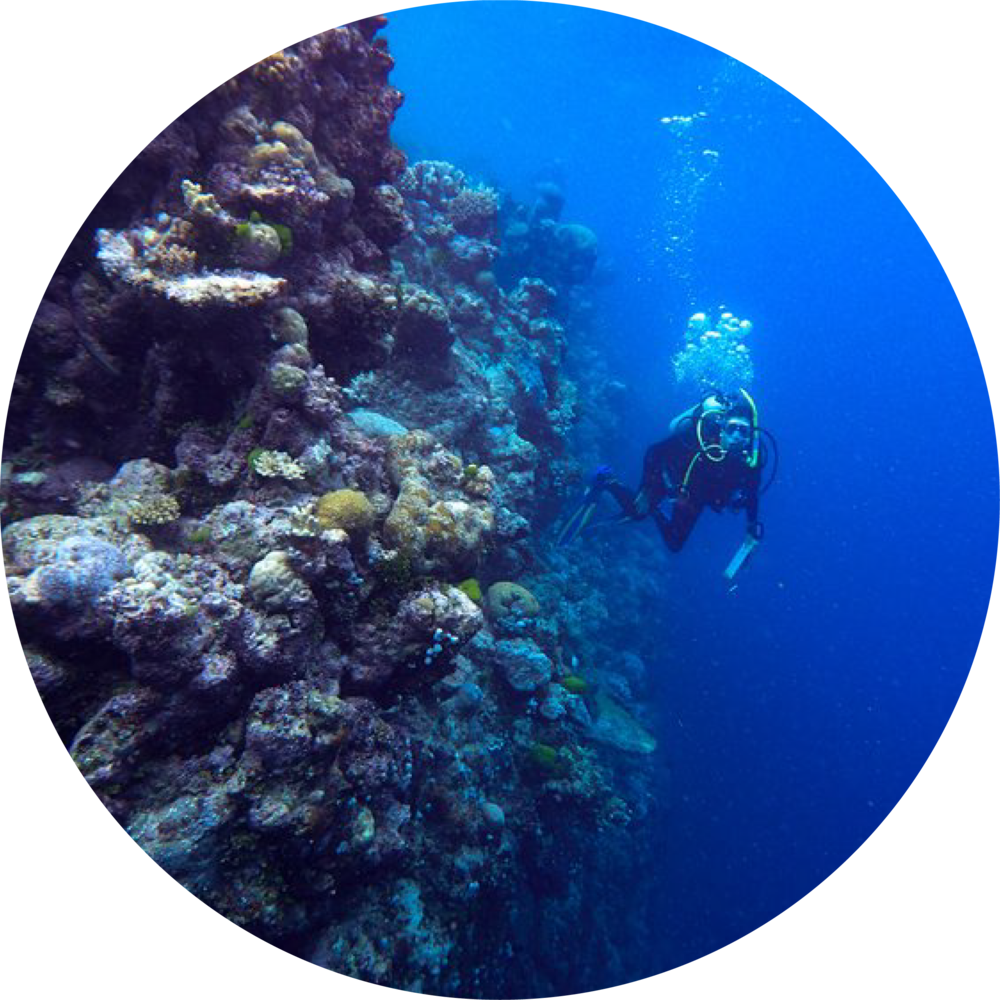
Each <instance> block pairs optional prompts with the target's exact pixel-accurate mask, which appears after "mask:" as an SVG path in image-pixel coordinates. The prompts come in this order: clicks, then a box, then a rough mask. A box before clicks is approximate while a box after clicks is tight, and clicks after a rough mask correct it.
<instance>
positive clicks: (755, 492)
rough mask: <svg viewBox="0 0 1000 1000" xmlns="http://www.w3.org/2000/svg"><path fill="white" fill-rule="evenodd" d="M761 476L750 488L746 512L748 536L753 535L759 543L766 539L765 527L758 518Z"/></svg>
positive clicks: (756, 477)
mask: <svg viewBox="0 0 1000 1000" xmlns="http://www.w3.org/2000/svg"><path fill="white" fill-rule="evenodd" d="M759 491H760V476H755V477H754V481H753V483H752V484H751V486H750V488H749V489H748V490H747V499H746V511H747V534H748V535H751V536H752V537H753V538H755V539H756V540H757V541H758V542H759V541H760V540H761V539H762V538H763V537H764V525H763V524H761V522H760V520H759V519H758V517H757V512H758V508H759V506H760V492H759Z"/></svg>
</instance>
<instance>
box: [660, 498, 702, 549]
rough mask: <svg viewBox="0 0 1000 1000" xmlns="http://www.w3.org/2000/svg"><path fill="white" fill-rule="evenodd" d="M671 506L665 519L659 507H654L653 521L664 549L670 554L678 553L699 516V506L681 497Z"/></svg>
mask: <svg viewBox="0 0 1000 1000" xmlns="http://www.w3.org/2000/svg"><path fill="white" fill-rule="evenodd" d="M672 506H673V510H672V511H671V513H670V517H667V515H666V514H664V513H663V511H662V510H660V509H659V507H654V508H653V521H654V522H655V523H656V527H657V528H658V529H659V532H660V537H661V538H662V539H663V543H664V544H665V545H666V547H667V548H668V549H670V551H671V552H680V550H681V549H682V548H684V543H685V542H686V541H687V540H688V536H689V535H690V534H691V532H692V530H693V529H694V526H695V522H696V521H697V520H698V516H699V515H700V514H701V504H696V503H692V502H691V501H690V500H689V499H687V498H684V497H682V498H681V499H679V500H676V501H674V503H673V505H672Z"/></svg>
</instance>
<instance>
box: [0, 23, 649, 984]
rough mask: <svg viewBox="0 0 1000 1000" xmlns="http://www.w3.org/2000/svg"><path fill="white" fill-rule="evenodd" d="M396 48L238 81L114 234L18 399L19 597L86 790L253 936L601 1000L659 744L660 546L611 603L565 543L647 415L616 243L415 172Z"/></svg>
mask: <svg viewBox="0 0 1000 1000" xmlns="http://www.w3.org/2000/svg"><path fill="white" fill-rule="evenodd" d="M382 24H383V21H382V19H380V18H372V19H369V20H366V21H362V22H359V23H357V24H353V25H347V26H344V27H341V28H336V29H334V30H332V31H329V32H325V33H323V34H322V35H319V36H317V37H315V38H312V39H308V40H306V41H304V42H301V43H299V44H298V45H294V46H291V47H289V48H288V49H286V50H284V51H282V52H279V53H276V54H274V55H272V56H270V57H268V58H267V59H265V60H263V61H262V62H260V63H258V64H257V65H255V66H253V67H251V68H250V69H249V70H247V71H246V72H245V73H242V74H240V75H239V76H237V77H235V78H234V79H232V80H230V81H228V82H227V83H225V84H223V85H222V86H221V87H219V88H218V89H217V90H215V91H214V92H213V93H211V94H209V95H208V96H207V97H205V98H204V99H203V100H202V101H200V102H199V103H198V104H196V105H195V106H194V107H192V108H191V109H190V110H189V111H187V112H185V113H184V114H183V115H182V116H181V117H180V118H179V119H178V120H177V121H176V122H174V123H173V124H172V125H171V126H170V127H169V128H167V129H166V130H165V131H164V132H163V133H162V134H161V135H160V136H158V137H157V138H156V139H155V140H154V141H153V142H152V143H151V144H150V146H149V147H148V148H147V149H146V150H144V151H143V152H142V153H141V154H140V155H139V156H138V157H137V158H136V160H135V161H134V163H133V164H132V165H131V166H130V167H129V168H128V169H127V170H126V171H125V173H124V174H123V175H122V177H121V178H120V179H119V180H118V181H117V182H116V183H115V184H114V185H112V187H111V188H110V189H109V191H108V193H107V195H106V196H105V197H104V198H103V199H102V201H101V203H100V204H99V205H98V206H97V207H96V208H95V209H94V211H93V213H92V214H91V216H90V218H89V219H88V220H87V222H86V223H85V225H84V226H83V227H82V229H81V231H80V235H79V236H78V238H77V239H76V240H75V241H74V243H73V245H72V246H71V247H70V249H69V251H68V252H67V254H66V257H65V259H64V261H63V263H62V265H61V266H60V268H59V269H58V271H57V273H56V275H55V276H54V277H53V280H52V282H51V284H50V287H49V289H48V292H47V294H46V297H45V299H44V301H43V302H42V304H41V305H40V307H39V309H38V313H37V315H36V317H35V322H34V324H33V326H32V329H31V331H30V334H29V336H28V340H27V345H26V348H25V352H24V355H23V358H22V362H21V367H20V369H19V372H18V380H17V384H16V385H15V389H14V394H13V398H12V401H11V411H10V412H11V419H10V422H9V424H8V427H7V435H6V439H5V454H4V456H3V458H4V465H3V473H2V477H0V484H2V501H3V546H4V554H5V561H6V567H7V574H8V577H7V578H8V586H9V589H10V595H11V602H12V606H13V609H14V613H15V616H16V620H17V624H18V628H19V630H20V634H21V636H22V639H23V641H24V643H25V649H26V652H27V658H28V661H29V666H30V669H31V672H32V676H33V677H34V678H35V680H36V683H37V685H38V688H39V691H40V692H41V694H42V696H43V698H44V700H45V703H46V705H47V707H48V709H49V711H50V714H51V715H52V718H53V721H54V723H55V726H56V729H57V731H58V733H59V734H60V737H61V738H62V739H63V740H64V742H65V744H66V746H67V748H68V749H69V752H70V753H71V754H72V757H73V759H74V760H75V761H76V763H77V765H78V766H79V768H80V770H81V772H82V773H83V775H84V777H85V778H86V780H87V781H88V782H89V783H90V785H91V787H92V788H93V790H94V791H95V793H96V794H97V795H98V796H99V797H100V798H101V800H102V801H103V802H104V803H105V805H106V806H107V808H108V809H109V810H110V811H111V812H112V814H113V815H114V816H115V817H116V818H117V819H118V820H119V821H120V822H121V823H122V825H123V826H124V827H125V828H126V829H127V830H128V832H129V834H130V835H131V836H132V837H133V838H134V839H135V840H136V841H137V842H138V843H139V844H140V845H141V846H142V847H143V848H144V849H145V850H146V851H147V852H148V853H149V854H150V855H151V856H152V857H153V858H154V859H155V860H156V861H157V862H158V863H159V864H161V865H162V866H163V867H164V868H165V869H166V870H167V871H168V872H170V873H171V874H172V875H173V876H174V877H175V878H177V879H178V880H179V881H180V882H181V883H182V884H184V885H185V886H186V887H187V888H189V889H190V890H191V891H192V892H193V893H195V894H196V895H197V896H199V897H200V898H201V899H203V900H204V901H206V902H207V903H209V904H210V905H211V906H213V907H214V908H215V909H217V910H218V911H219V912H220V913H222V914H224V915H225V916H226V917H228V918H229V919H231V920H233V921H234V922H236V923H238V924H239V925H240V926H243V927H245V928H247V929H248V930H250V931H252V932H254V933H256V934H258V935H260V936H261V937H263V938H265V939H266V940H268V941H271V942H273V943H275V944H277V945H279V946H281V947H284V948H287V949H288V950H290V951H293V952H294V953H296V954H298V955H302V956H303V957H306V958H309V959H310V960H312V961H314V962H317V963H319V964H322V965H326V966H328V967H330V968H333V969H336V970H338V971H341V972H346V973H348V974H351V975H356V976H358V977H361V978H364V979H367V980H370V981H372V982H377V983H383V984H387V985H391V986H394V987H397V988H404V989H413V990H421V991H426V992H431V993H436V994H444V995H456V996H524V995H551V994H558V993H565V992H575V991H577V990H579V989H595V988H598V987H600V986H605V985H612V982H611V981H610V980H609V978H608V977H609V975H612V974H611V973H609V972H608V971H607V970H608V969H610V968H612V967H613V963H609V961H608V955H607V949H608V948H618V949H621V951H622V953H625V952H629V951H631V950H635V951H637V952H638V951H641V950H642V946H643V940H644V938H643V934H644V933H646V932H645V931H643V930H642V929H641V928H642V921H641V920H638V919H637V920H636V921H635V922H631V921H617V920H616V919H608V913H609V906H610V903H609V901H608V900H607V899H606V898H605V894H606V893H607V886H608V885H610V884H614V883H617V882H620V881H622V878H623V874H624V873H629V874H630V876H633V875H634V874H635V873H636V872H637V871H638V870H640V868H641V865H642V864H643V862H644V860H646V859H644V857H643V855H642V850H641V846H640V845H641V844H642V839H641V831H642V829H643V826H644V824H646V823H648V822H650V818H649V810H650V808H651V793H650V773H651V770H650V768H651V764H650V760H651V754H652V752H653V750H654V748H655V740H654V737H653V735H652V732H651V730H652V729H653V728H654V727H655V720H654V719H651V718H650V717H649V714H648V708H647V706H646V705H645V703H644V702H643V692H644V685H645V676H644V675H645V668H644V657H647V656H649V655H651V652H652V651H650V650H647V649H645V648H644V647H643V645H642V642H643V637H642V636H641V635H638V636H637V634H636V632H637V630H636V628H635V625H634V623H635V622H636V621H641V620H644V618H646V617H648V615H649V612H648V611H647V610H646V609H647V608H648V607H650V606H652V605H653V603H654V602H652V601H651V600H650V593H649V587H648V584H647V583H646V582H644V577H643V575H642V574H641V573H640V574H636V573H635V571H634V566H635V565H636V564H637V561H638V562H639V563H640V564H641V560H642V559H643V558H649V557H650V556H649V550H648V549H644V548H643V544H644V543H643V542H642V541H641V540H639V541H637V542H635V543H628V544H634V545H635V546H636V551H635V553H633V554H634V556H635V558H633V559H632V560H631V561H629V562H627V563H625V562H623V563H621V564H619V563H618V561H616V560H607V561H606V565H605V566H604V568H603V570H602V572H603V583H602V585H601V586H600V587H597V586H595V585H594V583H593V581H594V580H595V579H598V578H599V574H598V573H597V571H596V568H595V567H596V566H597V565H598V560H599V556H597V555H594V554H590V553H584V554H582V555H580V554H577V555H575V556H574V560H575V563H573V564H571V563H569V561H568V557H567V556H566V554H565V553H564V552H562V551H560V550H556V549H552V548H551V547H550V546H549V544H548V541H547V539H548V531H547V529H548V527H549V524H550V522H551V520H552V518H553V516H554V515H555V512H556V511H557V510H558V508H559V506H560V505H561V504H562V503H563V501H564V500H565V499H566V497H567V496H569V495H570V494H571V493H572V492H573V491H574V490H575V489H576V487H577V484H578V483H579V480H580V469H579V466H578V464H577V462H576V460H575V459H574V458H573V457H572V456H573V453H574V452H576V453H579V454H584V455H586V454H587V453H588V451H592V450H594V448H596V446H597V443H598V438H597V431H596V430H595V429H594V425H593V424H588V423H587V418H586V413H588V412H590V413H593V412H594V411H599V410H601V409H602V407H603V408H605V409H607V405H606V404H607V403H608V400H609V399H612V398H617V397H614V390H613V387H612V388H609V382H610V380H609V379H608V378H607V377H606V372H605V370H604V369H603V368H602V366H601V363H600V360H599V359H596V358H595V357H594V356H593V353H592V352H591V353H588V350H587V346H586V345H587V330H586V323H585V320H584V319H583V318H582V315H583V312H582V310H581V311H578V310H577V308H576V305H577V304H578V301H579V300H578V297H577V296H576V294H575V293H574V294H570V293H569V291H568V290H569V289H576V291H577V292H579V290H580V288H581V287H582V286H583V285H584V284H585V283H586V281H587V279H588V276H589V274H590V273H591V271H592V269H593V266H594V261H595V259H596V253H597V243H596V238H595V237H594V235H593V233H592V232H591V231H590V230H589V229H587V228H586V227H584V226H582V225H579V224H575V223H574V224H567V223H561V222H559V221H558V216H559V212H560V210H561V194H560V193H559V192H558V191H557V190H555V189H551V188H547V189H543V190H541V191H540V193H539V198H538V201H537V202H536V204H535V205H534V206H532V207H531V208H525V207H521V208H515V209H513V210H505V209H503V208H502V205H503V203H504V202H503V198H502V196H501V194H500V192H498V191H496V190H494V189H493V188H491V187H489V186H487V185H485V184H483V183H481V182H479V181H477V180H475V179H473V178H471V177H470V176H468V175H466V174H465V173H464V172H463V171H462V170H460V169H459V168H458V167H456V166H453V165H452V164H449V163H445V162H442V161H420V162H417V163H414V164H411V165H409V166H407V165H406V164H405V163H404V158H403V156H402V154H401V153H400V152H399V151H398V150H397V149H395V148H394V147H393V145H392V143H391V141H390V126H391V123H392V119H393V115H394V113H395V111H396V109H397V107H398V106H399V103H400V100H401V95H400V94H399V93H398V92H397V91H396V90H394V88H392V87H391V86H390V85H389V84H388V82H387V77H388V72H389V70H390V69H391V66H392V59H391V57H390V56H389V53H388V51H387V47H386V45H385V44H384V42H383V41H382V40H381V39H380V38H379V37H377V36H378V30H379V28H380V27H381V26H382ZM519 226H520V227H522V228H523V233H522V234H521V235H522V236H523V237H524V239H523V241H522V242H523V243H524V246H523V247H522V248H521V249H518V247H519V244H518V240H517V238H516V237H517V236H518V227H519ZM501 231H505V232H506V234H507V238H505V249H504V252H503V254H501V251H500V238H499V234H500V233H501ZM571 331H572V332H573V335H574V336H573V338H572V345H571V337H570V335H569V334H570V332H571ZM608 422H610V423H611V424H613V414H609V415H608ZM630 567H632V568H630ZM588 581H589V582H588ZM581 831H586V834H585V835H583V834H582V833H581ZM625 881H627V879H625ZM471 901H475V902H476V903H477V908H476V909H475V911H474V912H475V913H477V914H479V913H482V914H491V915H492V916H491V917H490V918H489V919H488V920H487V919H486V918H485V917H484V918H483V919H482V920H480V919H478V918H470V913H472V912H473V911H472V910H470V902H471ZM479 903H481V904H482V906H478V904H479ZM629 904H630V905H631V904H632V901H629ZM602 920H603V921H604V922H603V923H602ZM571 934H572V935H575V936H582V937H585V938H586V940H587V942H590V943H594V954H593V958H592V959H589V958H577V957H575V956H574V955H573V954H571V952H577V951H587V950H588V949H587V948H586V947H584V948H581V949H577V948H575V947H574V948H572V949H570V948H568V947H567V941H568V940H569V938H568V935H571ZM574 939H575V938H574ZM515 956H517V960H515Z"/></svg>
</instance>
